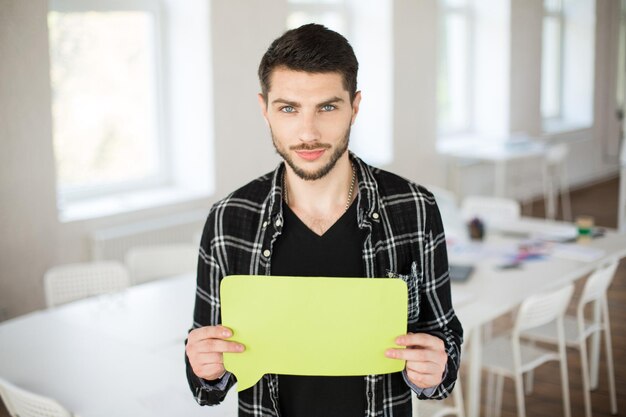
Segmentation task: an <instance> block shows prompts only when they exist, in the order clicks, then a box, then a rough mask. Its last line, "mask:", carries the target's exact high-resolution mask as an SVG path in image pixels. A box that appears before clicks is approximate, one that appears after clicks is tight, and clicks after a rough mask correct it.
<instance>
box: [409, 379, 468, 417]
mask: <svg viewBox="0 0 626 417" xmlns="http://www.w3.org/2000/svg"><path fill="white" fill-rule="evenodd" d="M411 397H412V401H413V415H414V416H419V417H443V416H457V417H465V408H464V405H463V391H462V389H461V378H460V377H459V378H457V380H456V383H455V387H454V390H453V391H452V395H451V396H450V397H451V398H450V397H449V398H446V399H445V400H443V401H435V400H418V399H417V396H416V395H415V394H414V393H412V394H411Z"/></svg>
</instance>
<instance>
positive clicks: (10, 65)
mask: <svg viewBox="0 0 626 417" xmlns="http://www.w3.org/2000/svg"><path fill="white" fill-rule="evenodd" d="M601 3H602V2H601ZM540 4H541V1H540V0H530V1H527V0H512V3H511V7H510V13H511V21H512V27H513V30H516V33H515V34H511V41H512V42H513V45H514V46H515V48H516V49H517V52H516V53H514V54H512V56H511V68H510V83H511V84H512V85H511V86H510V94H511V97H510V105H511V109H512V110H511V112H510V113H511V114H510V121H509V122H507V123H510V125H509V128H510V130H513V131H515V130H522V129H524V130H528V131H531V132H532V131H534V130H536V129H538V126H539V125H540V121H539V120H538V109H537V103H538V97H539V96H538V93H537V91H538V90H537V89H538V83H539V82H540V81H539V79H538V73H537V71H538V68H539V67H538V66H539V65H540V56H541V54H540V50H539V49H537V48H540V42H538V40H539V38H538V35H537V33H536V30H538V28H539V27H540V23H538V22H537V17H538V11H537V7H538V5H539V7H540ZM46 12H47V1H46V0H29V1H22V0H0V233H1V235H0V309H2V308H4V309H5V310H6V312H7V314H8V316H15V315H19V314H22V313H25V312H28V311H32V310H34V309H37V308H42V307H43V305H44V303H43V291H42V276H43V273H44V271H45V270H46V269H47V268H48V267H50V266H52V265H54V264H58V263H65V262H74V261H82V260H88V259H89V256H90V253H89V246H88V236H89V234H90V233H91V232H92V231H94V230H98V229H101V228H106V227H112V226H118V225H123V224H125V223H130V222H134V221H138V220H144V219H147V218H158V217H159V216H163V215H166V214H167V215H172V214H174V215H175V214H176V213H183V212H186V211H190V210H198V209H201V210H208V208H209V206H210V204H211V202H213V201H215V200H216V199H217V198H221V197H223V196H224V195H226V194H227V193H228V192H230V191H232V190H233V189H234V188H236V187H239V186H241V185H243V184H244V183H246V182H248V181H249V180H251V179H253V178H255V177H256V176H258V175H260V174H262V173H265V172H267V171H269V170H271V169H273V168H274V166H275V165H276V163H277V162H278V158H277V156H276V155H275V153H274V150H273V147H272V145H271V142H270V138H269V134H268V130H267V127H266V126H265V124H264V122H263V120H262V118H261V116H260V114H259V109H258V106H257V101H256V93H257V92H258V90H259V87H258V80H257V77H256V70H257V66H258V63H259V60H260V58H261V55H262V54H263V52H264V50H265V49H266V48H267V46H268V45H269V43H270V42H271V41H272V40H273V39H274V38H275V37H276V36H278V35H279V34H280V33H282V31H283V30H284V26H285V17H286V14H287V7H286V2H285V0H264V1H262V2H260V1H259V2H257V1H246V0H232V1H231V0H229V1H214V2H211V10H210V14H211V23H212V24H211V28H210V33H209V34H207V36H209V37H210V44H211V45H212V47H213V51H212V52H213V62H212V84H213V85H212V87H210V88H211V89H212V90H213V94H214V95H213V104H212V106H213V109H214V113H213V120H214V127H213V132H212V134H213V136H214V141H215V149H214V155H213V156H214V160H215V173H216V180H215V181H216V191H215V193H214V195H212V196H208V197H206V198H203V199H196V200H192V201H188V202H186V203H181V204H176V205H169V206H164V207H159V208H154V209H150V210H142V211H137V212H134V213H126V214H119V215H115V216H110V217H107V218H101V219H97V220H88V221H87V220H86V221H78V222H73V223H59V222H58V220H57V212H56V196H55V179H54V160H53V155H52V141H51V116H50V87H49V78H48V70H49V62H48V43H47V27H46ZM392 13H393V60H392V62H390V63H388V64H384V63H383V64H382V65H391V66H392V71H393V82H394V87H393V93H394V97H393V121H392V123H393V139H394V141H393V157H394V161H393V163H391V164H390V165H389V166H386V167H385V168H387V169H390V170H392V171H394V172H397V173H399V174H401V175H403V176H406V177H408V178H410V179H412V180H415V181H418V182H420V183H425V184H434V185H443V184H444V181H445V161H444V160H443V159H442V158H441V157H440V156H439V155H438V154H437V152H436V147H435V144H436V101H435V94H436V57H437V51H436V40H437V39H436V21H437V19H436V18H437V3H436V0H420V1H414V0H394V1H393V11H392ZM597 13H598V21H597V22H596V23H597V24H596V31H597V32H596V48H597V54H596V61H595V88H596V90H595V94H596V100H595V111H596V115H595V117H596V125H595V126H594V128H593V129H588V130H585V131H583V132H578V133H577V134H574V136H572V135H564V136H561V137H556V138H555V140H570V141H571V140H572V139H573V140H574V141H575V142H576V143H575V144H574V148H573V155H572V164H571V166H570V176H571V177H572V178H573V180H574V181H575V182H576V183H584V182H586V181H589V180H592V179H595V178H599V177H602V176H606V175H607V174H611V173H614V172H616V166H615V165H614V164H611V163H610V161H609V162H607V161H606V158H604V157H603V150H605V149H609V148H611V147H610V146H608V145H607V143H609V144H610V143H613V141H614V140H615V139H614V138H613V137H612V136H611V134H612V131H607V129H603V128H601V126H603V123H604V124H606V120H608V119H609V118H610V117H612V116H611V114H613V113H612V112H614V111H615V109H614V106H613V107H611V105H610V102H611V97H612V95H613V94H614V87H611V84H610V83H611V81H610V80H607V74H608V73H610V71H609V69H610V65H611V64H609V63H607V62H609V61H611V58H612V55H611V54H612V53H613V52H614V51H613V50H612V49H611V48H612V46H610V45H605V44H602V43H601V42H600V41H601V40H605V39H607V36H608V35H607V33H608V32H607V31H609V29H607V27H608V26H609V25H607V24H606V23H607V22H606V21H607V19H611V18H612V16H613V15H614V11H612V9H611V8H610V7H605V6H602V7H598V8H597ZM529 22H531V23H529ZM532 22H534V23H532ZM516 28H517V29H516ZM519 30H522V31H526V32H527V31H529V30H531V31H535V32H533V33H531V34H530V35H529V36H528V38H525V37H523V35H524V34H523V33H517V32H519ZM520 35H521V36H520ZM605 35H607V36H605ZM613 46H614V45H613ZM507 65H508V64H507ZM609 78H610V77H609ZM203 88H204V87H203ZM208 88H209V87H207V89H208ZM507 88H508V87H507ZM366 99H367V92H366V91H364V100H366ZM507 103H508V101H507ZM505 105H506V104H505ZM599 121H600V122H599ZM613 133H614V132H613ZM576 135H578V136H577V137H576ZM612 148H614V146H613V147H612ZM612 148H611V149H612ZM482 172H483V170H480V169H479V170H476V171H475V172H474V173H472V172H469V173H468V175H467V177H466V178H465V180H466V181H468V182H480V181H484V178H481V177H480V176H479V175H474V174H481V173H482Z"/></svg>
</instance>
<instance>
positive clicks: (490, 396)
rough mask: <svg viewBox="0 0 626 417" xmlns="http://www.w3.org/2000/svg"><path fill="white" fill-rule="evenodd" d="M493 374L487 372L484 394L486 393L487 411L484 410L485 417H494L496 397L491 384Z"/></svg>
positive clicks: (492, 383) (494, 388)
mask: <svg viewBox="0 0 626 417" xmlns="http://www.w3.org/2000/svg"><path fill="white" fill-rule="evenodd" d="M493 379H494V374H493V372H490V371H488V372H487V387H486V389H485V392H486V393H487V409H486V410H485V417H494V415H495V407H496V396H497V392H496V391H495V390H496V386H495V384H494V382H493Z"/></svg>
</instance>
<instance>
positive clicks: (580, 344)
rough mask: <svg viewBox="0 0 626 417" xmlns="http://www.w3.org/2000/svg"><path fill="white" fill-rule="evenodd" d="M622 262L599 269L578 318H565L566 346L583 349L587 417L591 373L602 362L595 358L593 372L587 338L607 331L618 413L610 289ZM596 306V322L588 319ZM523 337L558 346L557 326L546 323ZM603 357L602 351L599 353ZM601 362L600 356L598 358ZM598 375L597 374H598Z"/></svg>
mask: <svg viewBox="0 0 626 417" xmlns="http://www.w3.org/2000/svg"><path fill="white" fill-rule="evenodd" d="M617 265H618V262H617V261H614V262H612V263H610V264H609V265H606V266H604V267H601V268H599V269H597V270H596V271H595V272H594V273H593V274H591V276H589V278H587V281H586V282H585V286H584V288H583V291H582V293H581V296H580V300H579V301H578V306H577V310H576V316H575V317H572V316H569V315H567V316H565V319H564V327H565V344H566V345H567V346H568V347H573V348H576V349H579V350H580V363H581V370H582V376H583V391H584V392H583V395H584V400H585V416H586V417H591V396H590V394H589V393H590V391H591V388H592V387H593V385H594V383H593V382H595V383H596V385H597V376H596V381H593V380H592V379H593V378H590V376H589V375H590V373H591V374H592V375H594V372H597V369H598V363H597V361H595V359H596V358H593V360H592V361H591V362H592V364H591V371H590V365H589V362H590V361H589V356H588V355H587V339H588V338H589V337H590V336H592V335H594V334H598V333H599V332H602V331H604V345H605V348H606V357H607V371H608V378H609V392H610V397H611V413H612V414H617V400H616V393H615V374H614V369H613V353H612V347H611V326H610V322H609V307H608V301H607V290H608V288H609V285H611V282H612V280H613V277H614V276H615V271H616V270H617ZM590 303H594V306H598V307H599V309H600V314H599V315H595V314H594V316H595V317H594V320H592V321H590V320H586V319H585V307H586V306H587V305H588V304H590ZM522 337H523V338H525V339H530V340H534V341H539V342H544V343H556V342H557V331H556V328H555V327H554V325H552V324H546V325H544V326H541V327H538V328H535V329H531V330H527V331H525V332H523V333H522ZM598 354H599V350H598ZM592 356H593V355H592ZM597 360H598V361H599V357H598V358H597ZM596 375H597V373H596Z"/></svg>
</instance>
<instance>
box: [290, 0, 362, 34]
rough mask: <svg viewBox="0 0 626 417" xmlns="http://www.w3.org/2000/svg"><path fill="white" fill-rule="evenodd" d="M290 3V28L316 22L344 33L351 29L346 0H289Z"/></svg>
mask: <svg viewBox="0 0 626 417" xmlns="http://www.w3.org/2000/svg"><path fill="white" fill-rule="evenodd" d="M288 5H289V14H288V15H287V28H288V29H294V28H297V27H300V26H302V25H304V24H306V23H311V22H315V23H319V24H322V25H324V26H326V27H328V28H330V29H332V30H334V31H336V32H339V33H342V34H344V35H345V34H347V33H349V31H350V29H349V22H348V13H347V9H346V8H347V5H346V2H345V1H344V0H321V1H319V0H289V3H288Z"/></svg>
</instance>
